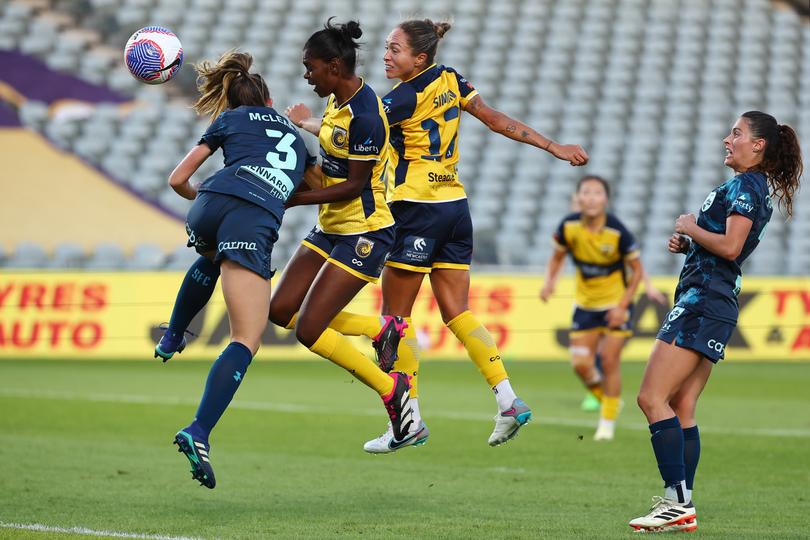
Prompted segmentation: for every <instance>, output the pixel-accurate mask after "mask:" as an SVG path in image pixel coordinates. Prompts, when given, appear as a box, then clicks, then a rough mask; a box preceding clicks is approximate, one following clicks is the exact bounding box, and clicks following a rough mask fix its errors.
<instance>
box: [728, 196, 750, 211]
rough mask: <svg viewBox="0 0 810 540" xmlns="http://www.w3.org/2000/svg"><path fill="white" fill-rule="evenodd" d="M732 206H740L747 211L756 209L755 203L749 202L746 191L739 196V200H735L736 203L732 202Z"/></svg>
mask: <svg viewBox="0 0 810 540" xmlns="http://www.w3.org/2000/svg"><path fill="white" fill-rule="evenodd" d="M731 207H732V208H740V209H741V210H745V211H746V212H753V211H754V205H753V204H751V202H749V200H748V195H747V194H745V193H742V194H740V196H739V197H737V200H736V201H734V203H732V205H731Z"/></svg>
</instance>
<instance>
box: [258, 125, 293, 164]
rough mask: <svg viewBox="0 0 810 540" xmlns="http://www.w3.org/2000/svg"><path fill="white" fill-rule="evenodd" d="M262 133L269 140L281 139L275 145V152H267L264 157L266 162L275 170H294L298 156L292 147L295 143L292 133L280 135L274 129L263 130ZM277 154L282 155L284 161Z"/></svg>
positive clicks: (280, 133)
mask: <svg viewBox="0 0 810 540" xmlns="http://www.w3.org/2000/svg"><path fill="white" fill-rule="evenodd" d="M264 132H265V134H267V136H268V137H270V138H271V139H278V138H280V139H281V140H280V141H278V144H276V150H277V152H273V151H272V150H271V151H270V152H267V156H266V157H265V159H266V160H267V162H268V163H269V164H270V165H272V166H273V167H275V168H276V169H284V170H287V171H291V170H294V169H295V166H296V165H297V164H298V156H297V155H296V153H295V150H294V149H293V147H292V145H293V143H294V142H295V135H293V134H292V133H282V132H281V131H278V130H275V129H265V130H264ZM279 152H283V153H284V159H282V158H281V154H279Z"/></svg>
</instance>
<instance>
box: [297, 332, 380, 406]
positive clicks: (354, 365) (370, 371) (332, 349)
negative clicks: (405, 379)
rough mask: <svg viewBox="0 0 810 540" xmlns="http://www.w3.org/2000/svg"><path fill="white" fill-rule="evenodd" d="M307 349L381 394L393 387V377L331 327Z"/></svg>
mask: <svg viewBox="0 0 810 540" xmlns="http://www.w3.org/2000/svg"><path fill="white" fill-rule="evenodd" d="M309 350H310V351H312V352H314V353H315V354H317V355H319V356H323V357H324V358H326V359H328V360H331V361H332V362H334V363H335V364H337V365H339V366H340V367H342V368H343V369H345V370H346V371H348V372H349V373H351V374H352V375H354V376H355V377H357V379H358V380H360V382H362V383H363V384H365V385H366V386H369V387H371V388H373V389H374V390H375V391H376V392H377V393H378V394H380V395H381V396H385V395H388V394H390V393H391V391H392V390H393V389H394V379H393V378H392V377H391V376H389V375H388V374H387V373H385V372H384V371H382V370H381V369H380V368H379V367H377V364H375V363H374V362H372V361H371V359H370V358H368V357H367V356H366V355H365V354H363V353H362V352H360V351H358V350H357V349H356V348H355V347H354V345H352V344H351V342H349V340H348V339H346V336H344V335H343V334H340V333H338V332H336V331H334V330H332V329H331V328H327V329H326V330H324V332H323V334H321V336H320V337H319V338H318V341H316V342H315V343H313V344H312V347H310V348H309Z"/></svg>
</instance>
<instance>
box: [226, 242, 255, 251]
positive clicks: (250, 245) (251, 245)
mask: <svg viewBox="0 0 810 540" xmlns="http://www.w3.org/2000/svg"><path fill="white" fill-rule="evenodd" d="M217 249H219V251H227V250H230V249H245V250H248V251H258V250H259V248H257V247H256V242H242V241H239V240H237V241H233V242H220V243H219V245H218V246H217Z"/></svg>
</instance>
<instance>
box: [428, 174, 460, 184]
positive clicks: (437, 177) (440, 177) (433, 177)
mask: <svg viewBox="0 0 810 540" xmlns="http://www.w3.org/2000/svg"><path fill="white" fill-rule="evenodd" d="M455 179H456V175H455V174H437V173H435V172H430V173H428V182H452V181H453V180H455Z"/></svg>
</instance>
